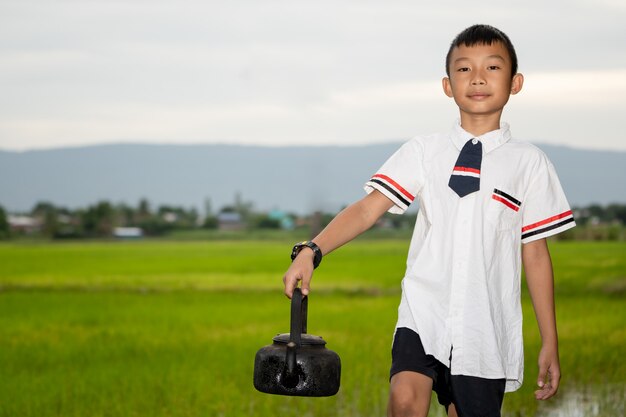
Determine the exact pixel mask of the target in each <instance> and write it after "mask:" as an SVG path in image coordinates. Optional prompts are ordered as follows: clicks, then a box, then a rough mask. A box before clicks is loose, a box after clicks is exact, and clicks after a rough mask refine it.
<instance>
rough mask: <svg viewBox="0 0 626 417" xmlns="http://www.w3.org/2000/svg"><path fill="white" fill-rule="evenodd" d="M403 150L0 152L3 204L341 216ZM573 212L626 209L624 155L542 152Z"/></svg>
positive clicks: (170, 148) (119, 148) (93, 148)
mask: <svg viewBox="0 0 626 417" xmlns="http://www.w3.org/2000/svg"><path fill="white" fill-rule="evenodd" d="M399 146H400V143H385V144H378V145H365V146H320V147H295V146H294V147H261V146H231V145H99V146H88V147H80V148H60V149H51V150H37V151H27V152H8V151H0V205H2V206H3V207H4V208H5V209H7V210H8V211H11V212H17V211H29V210H30V209H31V208H32V207H33V206H34V205H35V203H37V202H40V201H48V202H51V203H53V204H55V205H58V206H64V207H69V208H77V207H86V206H87V205H90V204H93V203H96V202H98V201H100V200H108V201H110V202H112V203H121V202H124V203H127V204H130V205H133V206H136V205H137V203H138V202H139V200H140V199H141V198H146V199H148V201H150V203H151V204H152V206H153V207H156V206H157V205H161V204H170V205H176V206H184V207H192V206H193V207H197V208H199V209H201V210H202V209H203V208H204V202H205V200H206V199H210V201H211V203H212V206H213V209H214V210H217V209H219V208H221V207H223V206H225V205H229V204H232V203H233V202H234V200H235V196H236V195H240V196H241V198H242V200H243V201H250V202H253V203H254V207H255V208H256V209H259V210H269V209H273V208H279V209H282V210H287V211H294V212H298V213H309V212H311V211H313V210H320V209H321V210H328V211H336V210H338V209H340V208H341V207H343V206H345V205H347V204H349V203H351V202H353V201H355V200H356V199H358V198H360V197H361V196H363V188H362V187H363V183H364V182H365V181H366V180H368V179H369V177H370V175H372V174H373V173H374V171H375V170H376V169H378V168H379V167H380V165H381V164H382V163H383V162H384V161H385V160H386V159H387V158H388V157H389V155H391V154H392V153H393V152H394V151H395V150H396V149H397V148H398V147H399ZM538 146H539V147H540V148H542V149H543V150H544V151H545V152H546V153H547V154H548V156H549V157H550V159H551V160H552V162H553V163H554V165H555V166H556V168H557V171H558V172H559V176H560V179H561V182H562V183H563V187H564V188H565V191H566V193H567V196H568V199H569V201H570V204H571V205H572V206H584V205H588V204H591V203H599V204H607V203H612V202H619V203H626V187H625V186H624V178H626V152H609V151H592V150H581V149H573V148H567V147H557V146H551V145H538Z"/></svg>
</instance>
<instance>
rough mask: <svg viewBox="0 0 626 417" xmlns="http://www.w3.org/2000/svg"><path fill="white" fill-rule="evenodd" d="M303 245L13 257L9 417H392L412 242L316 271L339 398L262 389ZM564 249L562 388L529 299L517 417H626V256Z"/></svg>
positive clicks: (125, 246)
mask: <svg viewBox="0 0 626 417" xmlns="http://www.w3.org/2000/svg"><path fill="white" fill-rule="evenodd" d="M291 244H292V242H291V240H285V239H282V240H281V239H276V238H274V239H270V240H243V239H239V240H230V241H173V240H169V241H160V240H159V241H150V240H146V241H128V242H113V241H111V242H72V243H45V242H43V243H2V244H0V416H20V417H28V416H33V417H34V416H36V417H45V416H67V417H70V416H155V417H156V416H211V417H213V416H227V417H237V416H303V417H305V416H353V417H362V416H363V417H364V416H384V415H385V410H386V402H387V394H388V369H389V363H390V348H391V336H392V332H393V328H394V324H395V319H396V309H397V305H398V302H399V297H400V292H399V286H400V280H401V278H402V274H403V272H404V265H405V257H406V251H407V249H408V241H406V240H399V239H368V238H367V237H366V238H360V239H358V240H357V241H355V242H353V243H351V244H349V245H347V246H346V247H344V248H342V249H340V250H339V251H337V252H336V253H333V254H331V255H329V256H328V257H327V258H326V259H324V262H323V264H322V266H321V267H320V268H319V269H318V270H317V271H316V275H315V278H314V281H313V290H312V293H311V296H310V300H309V326H308V327H309V332H310V333H313V334H317V335H320V336H322V337H324V339H325V340H326V341H327V342H328V345H327V347H328V348H330V349H332V350H334V351H335V352H337V353H338V354H339V355H340V356H341V359H342V381H341V389H340V391H339V394H338V395H336V396H334V397H329V398H299V397H283V396H272V395H267V394H262V393H259V392H257V391H255V389H254V387H253V385H252V373H253V363H254V355H255V353H256V351H257V350H258V349H259V348H261V347H262V346H264V345H267V344H269V343H271V339H272V337H273V336H274V335H275V334H276V333H283V332H288V329H289V316H288V315H289V301H288V300H287V298H286V297H284V295H283V294H282V275H283V273H284V271H285V269H286V268H287V267H288V264H289V251H290V248H291ZM550 249H551V253H552V257H553V263H554V269H555V273H556V293H557V294H556V296H557V315H558V324H559V334H560V351H561V367H562V373H563V379H562V383H561V389H560V391H559V394H558V395H557V397H555V398H554V399H552V400H550V401H548V402H542V403H538V402H537V401H535V400H534V397H533V390H534V389H535V387H534V381H535V379H536V368H537V366H536V360H537V353H538V349H539V344H540V339H539V335H538V331H537V326H536V322H535V319H534V314H533V311H532V307H531V304H530V300H529V298H528V296H527V294H526V293H525V294H524V298H523V302H524V304H523V306H524V319H525V322H524V323H525V324H524V330H525V351H526V372H525V383H524V386H523V387H522V389H520V390H519V391H517V392H515V393H511V394H507V395H506V397H505V403H504V407H503V411H504V415H505V416H542V417H547V416H549V417H557V416H584V417H587V416H601V417H602V416H617V415H624V407H625V400H624V398H625V396H626V361H625V360H624V346H626V243H623V242H551V243H550ZM435 403H436V400H435ZM431 410H432V412H431V415H434V416H442V415H444V413H443V412H442V411H443V410H442V409H441V408H440V407H438V406H435V405H434V404H433V406H432V407H431Z"/></svg>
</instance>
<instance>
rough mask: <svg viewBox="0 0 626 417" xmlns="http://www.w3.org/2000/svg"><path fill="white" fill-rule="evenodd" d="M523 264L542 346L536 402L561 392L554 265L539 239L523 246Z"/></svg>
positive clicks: (541, 240) (544, 243)
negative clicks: (559, 389)
mask: <svg viewBox="0 0 626 417" xmlns="http://www.w3.org/2000/svg"><path fill="white" fill-rule="evenodd" d="M522 261H523V263H524V270H525V271H526V282H527V283H528V290H529V292H530V298H531V299H532V302H533V307H534V309H535V315H536V316H537V324H538V325H539V333H540V334H541V342H542V344H541V351H540V352H539V377H538V379H537V385H538V386H539V390H537V391H535V398H536V399H538V400H547V399H548V398H550V397H552V396H553V395H554V394H556V391H557V389H558V388H559V380H560V379H561V370H560V365H559V348H558V338H557V331H556V314H555V309H554V279H553V275H552V261H551V260H550V252H549V251H548V245H547V242H546V240H545V239H539V240H536V241H534V242H529V243H527V244H525V245H523V246H522Z"/></svg>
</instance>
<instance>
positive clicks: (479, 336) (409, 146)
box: [365, 122, 575, 391]
mask: <svg viewBox="0 0 626 417" xmlns="http://www.w3.org/2000/svg"><path fill="white" fill-rule="evenodd" d="M472 138H473V136H472V135H471V134H470V133H468V132H466V131H464V130H463V129H462V128H461V126H460V124H459V123H458V122H457V123H456V125H455V127H454V128H453V130H452V131H451V132H449V133H447V134H437V135H431V136H423V137H415V138H413V139H412V140H410V141H409V142H407V143H405V144H404V145H403V146H402V147H401V148H400V149H399V150H398V151H397V152H396V153H395V154H393V155H392V156H391V157H390V158H389V159H388V160H387V162H385V163H384V164H383V166H382V167H381V168H380V169H379V170H378V172H377V173H376V174H375V175H374V176H373V177H372V179H370V181H368V182H367V183H366V185H365V190H366V191H367V192H368V193H370V192H372V191H373V190H374V189H376V190H378V191H380V192H382V193H383V194H384V195H386V196H387V197H388V198H389V199H391V200H392V201H393V202H394V206H393V207H392V208H391V209H390V210H389V211H390V212H392V213H398V214H400V213H403V212H404V211H406V209H407V208H408V206H409V205H410V204H411V203H412V202H413V201H414V200H415V199H417V200H418V201H419V208H420V210H419V212H418V216H417V221H416V224H415V230H414V232H413V237H412V239H411V245H410V249H409V253H408V258H407V268H406V273H405V276H404V279H403V280H402V299H401V302H400V307H399V309H398V322H397V324H396V328H399V327H408V328H410V329H412V330H414V331H415V332H417V333H418V334H419V335H420V338H421V340H422V344H423V345H424V350H425V351H426V353H427V354H430V355H433V356H434V357H435V358H437V360H439V361H440V362H442V363H443V364H445V365H446V366H448V367H450V371H451V373H452V374H453V375H469V376H477V377H482V378H494V379H495V378H506V380H507V382H506V391H514V390H516V389H518V388H519V387H520V386H521V384H522V379H523V371H524V352H523V340H522V308H521V300H520V283H521V271H522V262H521V243H528V242H532V241H533V240H537V239H540V238H545V237H548V236H551V235H554V234H556V233H559V232H562V231H564V230H567V229H569V228H571V227H574V225H575V223H574V218H573V216H572V212H571V210H570V208H569V205H568V203H567V200H566V198H565V195H564V193H563V190H562V188H561V185H560V183H559V179H558V177H557V175H556V172H555V170H554V167H553V166H552V164H551V163H550V161H549V160H548V158H547V157H546V155H545V154H544V153H543V152H542V151H541V150H539V149H538V148H537V147H535V146H533V145H531V144H529V143H525V142H520V141H517V140H514V139H512V138H511V134H510V131H509V127H508V125H507V124H505V123H503V124H502V125H501V128H500V129H499V130H496V131H492V132H489V133H487V134H485V135H483V136H480V137H478V138H477V139H478V140H480V141H481V142H482V146H483V158H482V165H481V170H480V171H481V173H480V190H479V191H477V192H475V193H473V194H470V195H468V196H466V197H464V198H459V196H458V195H457V194H456V193H455V192H454V191H453V190H452V189H450V188H449V186H448V181H449V179H450V175H451V173H452V169H453V167H454V165H455V162H456V160H457V158H458V156H459V152H460V150H461V148H462V147H463V145H464V144H465V143H466V142H467V141H468V140H470V139H472ZM451 352H452V361H450V353H451Z"/></svg>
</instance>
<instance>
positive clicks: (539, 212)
mask: <svg viewBox="0 0 626 417" xmlns="http://www.w3.org/2000/svg"><path fill="white" fill-rule="evenodd" d="M522 207H523V214H522V243H530V242H532V241H534V240H538V239H543V238H546V237H549V236H552V235H556V234H558V233H561V232H563V231H565V230H567V229H570V228H572V227H574V226H575V225H576V223H575V222H574V215H573V214H572V210H571V209H570V207H569V204H568V202H567V198H566V197H565V193H564V192H563V188H562V187H561V183H560V181H559V178H558V176H557V174H556V170H555V169H554V166H553V165H552V163H551V162H550V161H549V160H548V158H547V157H546V156H545V155H544V154H543V153H542V154H541V158H540V160H539V163H538V164H537V166H536V167H535V168H534V169H533V171H532V178H531V181H530V186H529V190H528V192H527V196H526V199H525V201H524V202H523V205H522Z"/></svg>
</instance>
